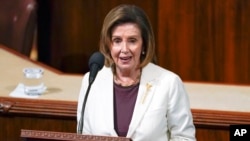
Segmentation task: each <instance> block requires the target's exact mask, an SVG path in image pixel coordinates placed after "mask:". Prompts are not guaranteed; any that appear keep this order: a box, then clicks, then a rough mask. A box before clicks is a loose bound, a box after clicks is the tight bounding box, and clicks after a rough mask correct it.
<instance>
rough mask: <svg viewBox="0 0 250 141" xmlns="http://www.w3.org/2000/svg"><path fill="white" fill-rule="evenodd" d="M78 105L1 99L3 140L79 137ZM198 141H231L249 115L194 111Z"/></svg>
mask: <svg viewBox="0 0 250 141" xmlns="http://www.w3.org/2000/svg"><path fill="white" fill-rule="evenodd" d="M76 107H77V102H67V101H55V100H37V99H20V98H6V97H5V98H4V97H0V125H1V126H0V131H1V132H0V140H5V141H13V140H15V141H16V140H18V139H19V137H20V132H21V129H27V130H44V131H56V132H70V133H76ZM192 114H193V119H194V124H195V127H196V138H197V141H228V140H229V126H230V125H232V124H250V119H249V117H250V113H247V112H232V111H215V110H202V109H192Z"/></svg>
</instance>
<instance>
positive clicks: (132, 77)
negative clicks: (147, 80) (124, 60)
mask: <svg viewBox="0 0 250 141" xmlns="http://www.w3.org/2000/svg"><path fill="white" fill-rule="evenodd" d="M140 77H141V70H140V69H137V70H135V71H129V72H120V71H116V73H115V75H114V82H115V83H116V84H118V85H121V86H132V85H135V84H138V83H139V82H140Z"/></svg>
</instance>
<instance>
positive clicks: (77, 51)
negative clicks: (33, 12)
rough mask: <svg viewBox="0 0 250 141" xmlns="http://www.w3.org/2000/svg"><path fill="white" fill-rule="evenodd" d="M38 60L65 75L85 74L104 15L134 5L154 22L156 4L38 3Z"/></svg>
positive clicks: (91, 0) (116, 0)
mask: <svg viewBox="0 0 250 141" xmlns="http://www.w3.org/2000/svg"><path fill="white" fill-rule="evenodd" d="M38 2H39V5H40V8H39V9H38V16H39V25H38V48H39V49H38V50H39V51H38V56H39V57H38V59H39V61H42V62H45V63H47V64H49V65H51V66H53V67H55V68H57V69H60V70H62V71H64V72H71V73H84V72H86V71H88V59H89V57H90V55H91V54H92V53H93V52H94V51H97V50H98V49H99V36H100V31H101V27H102V23H103V20H104V17H105V16H106V14H107V13H108V12H109V11H110V10H111V9H112V8H113V7H115V6H116V5H118V4H122V3H128V4H135V5H138V6H140V7H142V8H143V9H145V11H146V12H147V14H148V16H149V17H150V19H151V20H152V21H153V23H155V24H154V25H156V22H157V19H156V18H157V16H156V14H157V1H152V0H143V1H133V0H109V1H100V0H86V1H84V0H70V1H67V0H64V1H61V0H38Z"/></svg>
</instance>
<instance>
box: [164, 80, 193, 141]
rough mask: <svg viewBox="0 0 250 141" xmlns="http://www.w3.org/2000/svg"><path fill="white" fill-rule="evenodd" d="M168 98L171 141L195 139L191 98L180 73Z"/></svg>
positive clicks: (172, 84)
mask: <svg viewBox="0 0 250 141" xmlns="http://www.w3.org/2000/svg"><path fill="white" fill-rule="evenodd" d="M168 100H169V101H168V110H167V118H168V120H167V121H168V126H169V128H168V129H169V134H170V141H186V140H187V141H195V140H196V138H195V127H194V124H193V117H192V113H191V109H190V104H189V98H188V95H187V92H186V90H185V87H184V85H183V82H182V80H181V79H180V78H179V76H178V75H176V76H175V78H174V79H173V81H172V83H171V86H170V91H169V98H168Z"/></svg>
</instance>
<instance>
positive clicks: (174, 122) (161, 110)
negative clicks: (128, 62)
mask: <svg viewBox="0 0 250 141" xmlns="http://www.w3.org/2000/svg"><path fill="white" fill-rule="evenodd" d="M88 76H89V73H86V74H85V75H84V77H83V81H82V86H81V90H80V95H79V101H78V108H77V121H78V123H79V119H80V116H81V110H82V104H83V100H84V97H85V92H86V90H87V87H88ZM113 89H114V88H113V74H112V71H111V68H107V67H103V68H102V70H100V71H99V73H98V74H97V77H96V79H95V81H94V83H93V84H92V87H91V89H90V92H89V96H88V99H87V104H86V107H85V113H84V128H83V133H84V134H91V135H102V136H117V133H116V131H115V129H114V111H113V110H114V103H113V101H114V100H113V99H114V98H113ZM77 126H78V125H77ZM127 137H128V138H131V139H132V140H133V141H184V140H188V141H195V140H196V139H195V127H194V124H193V118H192V114H191V111H190V106H189V99H188V96H187V93H186V91H185V88H184V85H183V83H182V81H181V79H180V78H179V77H178V76H177V75H176V74H174V73H173V72H170V71H168V70H166V69H163V68H161V67H159V66H157V65H154V64H152V63H149V64H148V65H147V66H145V67H144V68H143V69H142V74H141V80H140V86H139V91H138V96H137V100H136V104H135V108H134V113H133V116H132V120H131V123H130V125H129V130H128V133H127Z"/></svg>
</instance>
